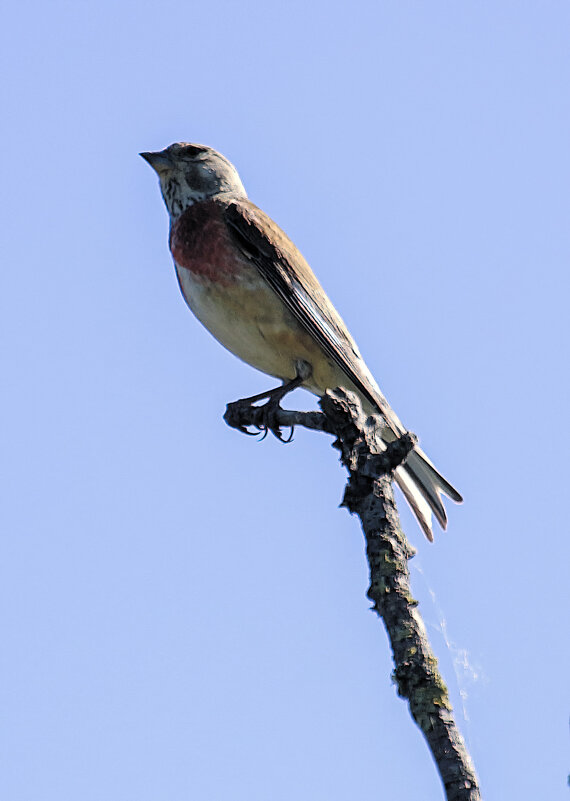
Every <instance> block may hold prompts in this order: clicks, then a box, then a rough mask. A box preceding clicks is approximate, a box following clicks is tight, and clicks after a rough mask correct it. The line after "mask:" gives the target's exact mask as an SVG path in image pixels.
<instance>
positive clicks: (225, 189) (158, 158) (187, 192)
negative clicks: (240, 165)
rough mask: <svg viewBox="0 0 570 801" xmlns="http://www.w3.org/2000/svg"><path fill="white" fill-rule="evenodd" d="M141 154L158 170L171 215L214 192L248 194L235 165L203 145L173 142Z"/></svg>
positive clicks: (245, 195) (178, 214) (243, 196)
mask: <svg viewBox="0 0 570 801" xmlns="http://www.w3.org/2000/svg"><path fill="white" fill-rule="evenodd" d="M140 155H141V156H142V157H143V159H145V161H147V162H148V163H149V164H150V166H151V167H152V168H153V170H154V171H155V172H156V173H157V175H158V177H159V180H160V191H161V192H162V197H163V198H164V202H165V203H166V207H167V209H168V211H169V213H170V216H171V217H174V218H176V217H179V216H180V214H182V212H183V211H185V210H186V209H187V208H188V207H189V206H191V205H192V204H193V203H199V202H200V201H201V200H207V199H208V198H211V197H215V196H216V195H232V196H234V197H236V198H246V197H247V194H246V191H245V189H244V188H243V184H242V182H241V180H240V177H239V175H238V173H237V170H236V168H235V167H234V165H233V164H232V163H231V162H229V161H228V160H227V158H226V157H225V156H222V154H221V153H218V152H217V150H214V149H213V148H211V147H207V146H206V145H195V144H190V143H189V142H175V144H173V145H170V146H169V147H167V148H166V149H165V150H159V151H157V152H155V153H141V154H140Z"/></svg>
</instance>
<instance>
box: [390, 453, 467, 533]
mask: <svg viewBox="0 0 570 801" xmlns="http://www.w3.org/2000/svg"><path fill="white" fill-rule="evenodd" d="M395 478H396V482H397V484H398V486H399V487H400V489H401V490H402V492H403V493H404V496H405V498H406V500H407V501H408V503H409V504H410V506H411V507H412V511H413V512H414V514H415V516H416V517H417V519H418V523H419V524H420V526H421V528H422V530H423V532H424V534H425V535H426V537H427V538H428V540H429V541H430V542H433V531H432V520H431V513H432V512H433V513H434V515H435V517H436V519H437V521H438V522H439V524H440V526H441V527H442V528H444V529H445V528H446V527H447V514H446V512H445V508H444V506H443V503H442V502H441V493H443V494H444V495H447V496H448V497H449V498H451V500H453V501H455V502H456V503H461V501H462V500H463V498H462V497H461V495H460V494H459V493H458V492H457V490H456V489H455V488H454V487H452V486H451V484H450V483H449V481H447V480H446V479H445V478H444V477H443V476H442V475H441V473H439V472H438V470H436V468H435V467H434V466H433V464H432V463H431V462H430V460H429V459H428V457H427V456H426V455H425V453H424V452H423V451H422V450H421V448H416V449H415V450H413V451H412V452H411V453H410V455H409V456H408V458H407V460H406V462H405V464H403V465H402V466H401V467H398V468H397V470H396V476H395Z"/></svg>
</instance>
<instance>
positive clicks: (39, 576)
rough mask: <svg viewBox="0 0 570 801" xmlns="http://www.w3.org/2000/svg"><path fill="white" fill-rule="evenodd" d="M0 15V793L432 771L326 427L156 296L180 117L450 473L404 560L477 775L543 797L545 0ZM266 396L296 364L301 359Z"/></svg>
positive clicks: (558, 342) (340, 790)
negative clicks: (256, 426)
mask: <svg viewBox="0 0 570 801" xmlns="http://www.w3.org/2000/svg"><path fill="white" fill-rule="evenodd" d="M3 21H4V24H3V27H2V31H1V32H0V38H1V42H0V52H1V54H2V55H1V59H2V62H3V63H2V73H3V75H4V76H5V78H4V81H3V82H2V86H1V87H0V92H1V93H2V109H3V112H4V124H3V126H2V130H1V132H0V136H1V137H2V152H3V154H4V161H3V186H4V192H3V193H2V194H3V197H2V201H1V203H2V214H3V218H4V220H5V221H6V222H7V224H6V225H5V226H3V231H2V233H1V234H0V237H1V248H2V254H3V259H2V261H3V264H4V269H3V271H2V281H3V289H2V293H1V300H0V304H1V328H2V336H1V339H0V345H1V347H2V351H3V353H2V356H3V372H4V392H3V393H2V397H1V400H0V403H1V405H2V419H3V421H4V425H3V426H2V433H1V438H2V443H1V453H2V463H3V464H2V475H3V482H2V484H3V493H2V494H3V501H2V503H1V511H0V518H1V522H2V531H3V547H2V551H3V555H2V567H1V568H0V571H1V576H0V593H1V596H2V597H1V599H0V603H1V618H2V619H1V630H2V646H3V647H2V657H1V661H0V673H1V676H2V679H1V682H0V684H1V688H2V689H1V691H0V692H1V695H2V698H1V706H2V718H3V725H2V733H1V734H0V738H1V739H2V745H1V750H2V754H3V763H4V764H3V768H2V778H1V779H0V790H1V794H2V798H3V799H6V801H36V799H37V800H38V801H39V800H40V799H41V801H52V799H53V800H54V801H55V799H57V801H68V800H69V801H76V799H78V798H80V799H82V801H100V800H101V799H103V798H104V799H108V800H109V801H114V800H115V799H117V801H118V800H119V799H120V801H131V800H132V801H156V799H160V800H161V801H165V800H167V801H182V799H190V798H192V799H196V798H199V799H201V801H217V799H222V798H223V799H226V798H231V799H232V800H233V801H241V799H248V801H250V800H251V799H260V800H261V799H271V801H285V800H286V799H287V801H289V799H291V798H299V799H301V798H311V799H313V801H321V799H323V801H324V799H326V801H344V799H348V798H351V799H352V798H362V797H376V796H378V797H383V798H390V799H394V801H408V800H410V801H411V799H417V798H422V799H425V801H431V800H432V799H433V800H434V801H435V800H436V799H440V798H441V788H440V785H439V780H438V778H437V775H436V773H435V769H434V767H433V765H432V763H431V760H430V757H429V754H428V752H427V749H426V747H425V745H424V743H423V741H422V739H421V737H420V735H419V733H418V732H417V731H416V729H415V727H414V726H413V724H412V722H411V719H410V718H409V714H408V711H407V708H406V706H405V704H404V703H403V702H402V701H401V700H400V699H398V698H397V697H396V694H395V689H394V686H393V685H392V684H391V681H390V671H391V660H390V654H389V648H388V644H387V640H386V636H385V634H384V632H383V630H382V627H381V625H380V624H379V622H378V621H377V620H376V619H375V617H374V616H373V615H372V614H370V612H369V611H368V607H369V604H368V603H367V601H366V598H365V593H366V588H367V570H366V564H365V559H364V553H363V542H362V535H361V532H360V530H359V526H358V522H357V520H356V519H351V518H350V517H349V516H348V514H347V513H346V511H345V510H340V509H338V503H339V502H340V499H341V496H342V490H343V485H344V475H343V471H342V470H341V469H340V467H339V465H338V463H337V459H336V455H335V453H334V452H333V451H332V450H331V448H330V441H329V440H328V439H327V438H326V437H325V436H322V435H319V434H315V433H309V432H305V431H298V432H297V433H296V436H295V441H294V444H292V445H290V446H288V447H284V446H282V445H280V444H279V443H277V442H276V441H274V440H273V439H272V438H268V439H267V440H266V441H264V442H263V443H258V442H256V441H255V440H253V439H248V438H245V437H242V436H240V435H239V434H237V433H236V432H235V431H231V430H230V429H228V428H227V427H226V426H225V425H224V423H223V421H222V414H223V411H224V408H225V404H226V402H227V401H229V400H233V399H236V398H238V397H242V396H244V395H249V394H253V393H255V392H258V391H261V390H263V389H265V388H266V387H267V386H268V380H267V378H266V377H264V376H262V375H261V374H259V373H256V372H255V371H253V370H252V369H251V368H249V367H247V366H246V365H243V364H241V363H239V362H238V361H237V360H235V359H234V358H233V357H232V356H231V355H230V354H228V353H226V352H225V351H224V350H223V349H222V348H221V347H220V346H219V345H218V344H217V343H216V342H215V341H214V340H213V339H212V338H211V337H210V336H209V334H207V332H205V331H204V330H203V329H202V328H201V327H200V325H199V324H198V323H197V322H196V321H195V320H194V319H193V318H192V316H191V314H190V313H189V312H188V311H187V309H186V308H185V306H184V303H183V301H182V299H181V297H180V296H179V292H178V289H177V286H176V281H175V277H174V273H173V269H172V265H171V260H170V256H169V254H168V251H167V246H166V236H167V217H166V211H165V209H164V207H163V203H162V200H161V198H160V195H159V192H158V187H157V182H156V180H155V177H154V176H153V174H152V172H151V171H150V170H149V168H148V166H147V165H146V164H145V163H144V162H143V161H142V160H141V159H140V158H139V157H138V155H137V154H138V152H139V151H141V150H152V149H159V148H162V147H165V146H166V145H168V144H169V143H171V142H173V141H176V140H189V141H197V142H204V143H207V144H211V145H213V146H214V147H216V148H217V149H219V150H221V151H222V152H223V153H224V154H226V155H227V156H228V157H229V158H230V159H231V160H232V161H233V162H234V163H235V164H236V165H237V167H238V169H239V171H240V174H241V176H242V178H243V181H244V183H245V186H246V188H247V190H248V192H249V195H250V197H251V199H252V200H253V201H254V202H256V203H257V204H258V205H260V206H261V207H263V208H264V209H265V210H266V211H267V212H268V213H269V214H270V215H271V216H272V217H273V218H274V219H275V220H277V222H278V223H279V224H280V225H281V226H282V227H283V228H284V229H285V230H286V231H287V233H288V234H289V235H290V236H291V237H292V238H293V239H294V241H295V242H296V243H297V245H298V246H299V248H300V249H301V250H302V252H303V253H304V254H305V256H306V257H307V259H308V260H309V262H310V263H311V265H312V266H313V268H314V270H315V272H316V273H317V275H318V276H319V278H320V279H321V282H322V283H323V284H324V286H325V288H326V289H327V291H328V292H329V294H330V296H331V298H332V299H333V301H334V302H335V304H336V305H337V307H338V308H339V310H340V311H341V313H342V315H343V317H344V318H345V320H346V321H347V323H348V325H349V327H350V329H351V331H352V333H353V335H354V336H355V338H356V339H357V341H358V343H359V345H360V348H361V350H362V352H363V354H364V356H365V358H366V360H367V362H368V364H369V366H370V368H371V369H372V371H373V372H374V374H375V376H376V377H377V379H378V381H379V383H380V385H381V387H382V389H383V390H384V392H385V393H386V395H387V396H388V398H389V400H390V402H391V403H392V405H393V406H394V408H395V409H396V411H397V413H398V414H399V416H400V417H401V418H402V420H403V421H404V422H405V423H406V425H408V426H409V427H410V429H411V430H413V431H415V432H416V433H417V434H418V435H419V436H420V438H421V442H422V446H423V447H424V448H425V450H426V451H427V452H428V453H429V455H430V456H431V458H432V459H433V460H434V462H436V464H437V465H438V467H440V468H441V469H442V471H443V472H444V473H445V474H446V475H447V476H448V477H449V478H450V480H451V481H452V482H453V483H454V484H455V485H456V486H457V487H458V488H459V489H460V490H461V491H462V493H463V494H464V496H465V503H464V504H463V506H461V507H453V508H450V510H449V512H450V525H449V529H448V531H447V532H446V533H439V534H438V535H437V536H436V542H435V544H434V545H429V544H428V543H427V542H426V541H425V540H424V539H423V538H422V535H421V533H420V531H419V529H418V528H417V526H416V525H415V523H414V521H413V519H412V517H411V515H410V513H409V512H408V510H407V509H406V508H405V507H404V504H403V503H401V504H400V506H401V508H402V521H403V524H404V527H405V529H406V531H407V532H408V535H409V537H410V539H411V540H412V542H413V543H414V544H415V545H416V546H417V548H418V555H417V557H416V558H415V559H414V560H413V562H412V581H413V587H414V591H415V593H416V596H417V597H418V598H419V599H420V602H421V610H422V612H423V615H424V618H425V620H426V623H427V625H428V629H429V631H430V634H431V637H432V642H433V646H434V648H435V650H436V653H437V655H438V657H439V659H440V665H441V669H442V671H443V673H444V676H445V677H446V679H447V681H448V683H449V686H450V691H451V694H452V698H453V702H454V705H455V707H456V712H457V717H458V722H459V725H460V727H461V729H462V731H463V733H464V735H465V737H466V739H467V742H468V745H469V748H470V750H471V753H472V755H473V758H474V760H475V764H476V767H477V770H478V772H479V774H480V778H481V782H482V785H483V788H484V795H485V798H486V799H487V801H494V800H496V801H499V800H500V801H503V799H505V798H516V799H517V800H518V801H531V799H532V801H534V799H537V798H545V799H546V798H548V799H549V801H550V800H552V801H554V800H555V799H563V798H567V797H568V789H567V786H566V776H567V774H568V773H569V772H570V749H569V747H568V746H569V734H568V717H569V712H570V703H569V698H568V687H567V684H568V681H567V677H568V675H570V665H569V656H570V645H569V640H568V629H569V625H568V589H567V587H568V563H569V555H570V554H569V545H568V542H569V537H568V523H567V511H566V506H567V498H568V456H567V454H568V448H569V445H570V442H569V439H570V438H569V434H568V428H569V427H568V421H567V412H568V406H569V378H568V363H569V354H568V294H569V281H568V266H569V263H570V234H569V228H568V219H569V186H570V156H569V148H568V142H569V141H570V104H569V100H568V97H569V95H568V76H569V67H570V56H569V52H570V51H569V48H568V34H569V30H570V8H569V6H568V4H567V3H564V2H545V3H541V4H538V3H526V2H524V3H521V2H517V3H515V2H498V3H496V2H494V3H491V2H477V3H475V2H462V3H451V2H439V1H438V0H435V1H434V2H431V3H429V4H428V3H418V2H407V3H390V2H378V3H372V2H370V3H368V2H362V3H358V2H357V3H355V4H352V5H348V4H340V3H334V2H333V3H331V2H328V3H324V2H320V0H318V1H317V2H314V3H306V2H305V3H298V2H291V3H288V4H286V5H284V6H282V7H281V6H279V7H278V6H277V4H268V3H261V2H242V3H239V4H238V3H230V2H219V1H218V2H210V3H207V4H206V3H200V4H196V3H192V2H185V3H182V2H178V1H176V2H168V0H167V1H166V2H161V3H158V2H149V3H144V4H142V3H140V2H138V3H134V2H118V3H110V2H108V0H102V1H101V2H100V3H98V4H93V3H89V4H87V3H82V2H78V3H70V2H69V3H63V2H52V3H38V2H30V3H28V2H25V1H24V2H21V3H19V4H12V5H11V6H10V7H9V8H6V10H5V12H4V18H3ZM291 401H292V402H294V403H295V405H296V406H297V407H298V408H310V407H312V406H313V405H314V399H313V398H312V397H311V396H309V395H307V394H306V393H302V392H299V393H297V394H296V395H295V396H294V397H293V398H292V399H291Z"/></svg>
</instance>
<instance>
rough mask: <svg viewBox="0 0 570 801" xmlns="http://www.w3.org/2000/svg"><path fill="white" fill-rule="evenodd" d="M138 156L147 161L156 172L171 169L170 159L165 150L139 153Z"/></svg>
mask: <svg viewBox="0 0 570 801" xmlns="http://www.w3.org/2000/svg"><path fill="white" fill-rule="evenodd" d="M139 156H142V158H143V159H144V160H145V161H147V162H148V163H149V164H150V166H151V167H152V169H153V170H155V171H156V172H157V173H159V174H160V173H161V172H165V171H166V170H171V169H172V167H173V164H172V159H171V158H170V156H169V155H168V153H166V151H165V150H158V151H157V152H156V153H139Z"/></svg>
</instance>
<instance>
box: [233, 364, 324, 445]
mask: <svg viewBox="0 0 570 801" xmlns="http://www.w3.org/2000/svg"><path fill="white" fill-rule="evenodd" d="M295 366H296V371H297V375H296V377H295V378H293V379H292V380H291V381H287V382H285V383H284V384H282V385H281V386H279V387H275V388H274V389H270V390H269V391H268V392H261V393H259V395H252V396H251V397H249V398H242V399H241V400H237V401H234V402H233V403H228V405H227V408H226V413H225V414H224V420H225V421H226V423H227V424H228V425H229V426H231V427H232V428H237V430H238V431H241V432H242V434H247V435H248V436H256V435H257V434H261V435H262V436H261V439H262V440H263V439H265V437H266V436H267V434H268V433H269V431H271V433H272V434H273V436H274V437H276V438H277V439H278V440H279V441H280V442H284V443H288V442H291V440H292V439H293V432H294V430H295V427H294V426H291V432H290V434H289V436H288V437H287V438H285V437H284V436H283V434H282V432H281V425H280V424H279V412H280V411H283V410H282V408H281V401H282V400H283V398H284V397H285V395H287V394H288V393H289V392H292V391H293V390H294V389H297V387H300V386H301V384H302V383H303V382H304V381H306V380H307V378H309V377H310V375H311V372H312V369H311V366H310V364H308V363H307V362H305V361H303V360H299V361H298V362H297V363H296V365H295ZM265 398H267V403H264V404H263V406H256V405H255V404H256V403H257V402H258V401H260V400H265ZM248 427H253V428H255V429H256V430H255V431H249V430H248Z"/></svg>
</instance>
